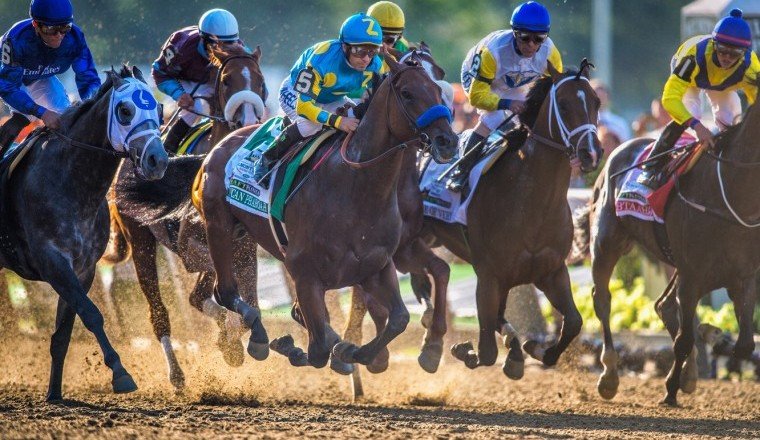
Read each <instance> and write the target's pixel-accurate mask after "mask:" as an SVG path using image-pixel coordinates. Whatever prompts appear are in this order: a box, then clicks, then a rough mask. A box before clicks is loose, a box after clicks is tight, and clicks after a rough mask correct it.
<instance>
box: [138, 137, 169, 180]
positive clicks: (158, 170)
mask: <svg viewBox="0 0 760 440" xmlns="http://www.w3.org/2000/svg"><path fill="white" fill-rule="evenodd" d="M135 142H139V141H137V140H136V141H135ZM129 151H130V158H131V159H132V162H134V164H135V169H136V170H137V173H138V175H139V176H140V177H142V178H143V179H145V180H159V179H161V178H162V177H164V173H165V172H166V167H167V166H168V165H169V156H168V155H167V153H166V150H165V149H164V144H163V143H161V139H159V138H156V137H153V138H151V139H150V141H149V142H148V143H147V144H143V145H141V146H132V145H130V148H129Z"/></svg>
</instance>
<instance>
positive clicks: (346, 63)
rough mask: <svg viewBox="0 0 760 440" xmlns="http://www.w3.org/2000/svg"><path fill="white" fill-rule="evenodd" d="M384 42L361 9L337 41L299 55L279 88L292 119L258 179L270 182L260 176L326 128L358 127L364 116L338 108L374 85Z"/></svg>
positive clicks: (348, 130)
mask: <svg viewBox="0 0 760 440" xmlns="http://www.w3.org/2000/svg"><path fill="white" fill-rule="evenodd" d="M381 45H382V30H381V29H380V24H379V23H378V22H377V20H375V19H374V18H372V17H369V16H367V15H365V14H362V13H359V14H355V15H352V16H350V17H348V19H346V21H344V22H343V25H342V26H341V28H340V36H339V38H338V39H337V40H329V41H323V42H321V43H317V44H315V45H314V46H312V47H310V48H308V49H306V50H305V51H304V52H303V53H302V54H301V56H300V57H299V58H298V60H297V61H296V63H295V64H294V65H293V68H292V69H291V70H290V76H289V77H287V78H285V81H283V82H282V86H281V87H280V106H281V108H282V110H283V112H285V115H287V117H288V118H289V119H290V121H291V122H292V123H291V124H290V125H289V126H288V127H287V128H285V130H284V131H283V132H282V134H281V135H280V136H279V137H278V138H277V140H275V142H274V144H273V145H272V146H271V147H270V148H269V149H268V150H267V151H266V152H265V153H264V155H263V156H262V157H261V159H259V161H258V162H256V170H255V171H254V179H255V180H257V181H261V183H262V185H266V184H267V183H266V180H264V181H262V178H264V177H265V176H267V175H268V174H267V173H268V172H269V169H270V168H271V166H272V165H273V164H275V163H276V162H277V161H278V160H279V159H280V158H281V157H283V156H284V155H285V153H286V152H287V150H288V148H289V147H290V146H291V145H294V144H295V143H296V142H298V141H299V140H301V139H304V138H306V137H309V136H311V135H313V134H315V133H317V132H318V131H319V130H321V129H322V127H323V126H329V127H333V128H337V129H338V130H341V131H345V132H346V133H351V132H353V131H354V130H356V127H357V126H358V125H359V119H358V118H357V117H358V116H360V115H356V116H357V117H353V116H350V115H347V116H339V115H337V114H336V111H337V110H338V109H339V108H341V107H342V106H343V105H344V104H346V103H348V102H350V101H349V100H348V99H347V98H346V95H348V94H353V95H354V96H356V95H357V94H358V95H360V96H361V95H363V94H364V93H363V92H364V91H365V90H366V89H367V88H368V87H372V85H373V84H374V83H375V79H376V77H377V76H379V73H380V69H381V68H382V61H381V59H380V56H378V52H379V51H380V47H381ZM357 91H358V93H357Z"/></svg>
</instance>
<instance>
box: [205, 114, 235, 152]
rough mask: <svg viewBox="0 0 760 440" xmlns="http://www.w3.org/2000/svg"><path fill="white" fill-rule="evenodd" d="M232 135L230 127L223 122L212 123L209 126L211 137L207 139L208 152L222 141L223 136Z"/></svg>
mask: <svg viewBox="0 0 760 440" xmlns="http://www.w3.org/2000/svg"><path fill="white" fill-rule="evenodd" d="M230 133H232V129H230V125H229V124H228V123H226V122H224V121H214V122H213V123H212V124H211V136H210V137H209V144H210V145H209V150H210V149H211V148H213V147H214V145H216V144H218V143H219V141H221V140H222V139H224V137H225V136H227V135H228V134H230Z"/></svg>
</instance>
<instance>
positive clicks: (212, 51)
mask: <svg viewBox="0 0 760 440" xmlns="http://www.w3.org/2000/svg"><path fill="white" fill-rule="evenodd" d="M207 47H208V48H209V49H208V55H209V61H210V62H211V64H212V65H214V66H215V67H217V68H219V67H222V63H224V61H225V60H226V59H228V58H230V57H236V56H250V55H251V53H250V52H248V49H246V48H245V46H243V45H242V44H239V45H233V46H229V48H228V49H226V50H222V49H221V48H219V47H216V46H207Z"/></svg>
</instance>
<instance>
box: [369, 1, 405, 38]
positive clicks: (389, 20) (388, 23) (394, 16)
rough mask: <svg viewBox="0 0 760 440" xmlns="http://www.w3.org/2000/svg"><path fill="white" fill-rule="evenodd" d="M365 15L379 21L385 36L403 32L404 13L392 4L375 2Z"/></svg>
mask: <svg viewBox="0 0 760 440" xmlns="http://www.w3.org/2000/svg"><path fill="white" fill-rule="evenodd" d="M367 15H369V16H371V17H374V18H375V19H376V20H377V21H379V22H380V27H382V28H383V32H384V33H386V34H400V33H402V32H403V31H404V24H406V23H405V21H404V11H402V10H401V8H400V7H399V6H398V5H397V4H395V3H393V2H388V1H382V2H377V3H375V4H373V5H372V6H370V7H369V9H368V10H367Z"/></svg>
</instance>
